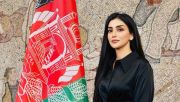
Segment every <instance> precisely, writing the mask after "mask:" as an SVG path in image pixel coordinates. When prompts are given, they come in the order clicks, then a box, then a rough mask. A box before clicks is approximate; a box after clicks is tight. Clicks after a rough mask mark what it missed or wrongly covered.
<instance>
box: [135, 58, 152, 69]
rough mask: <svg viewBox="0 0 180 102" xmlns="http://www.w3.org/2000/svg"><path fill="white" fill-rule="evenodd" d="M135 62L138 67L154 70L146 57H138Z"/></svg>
mask: <svg viewBox="0 0 180 102" xmlns="http://www.w3.org/2000/svg"><path fill="white" fill-rule="evenodd" d="M135 64H137V65H138V69H141V70H142V69H143V70H152V67H151V65H150V63H149V61H148V60H147V59H146V58H143V57H138V58H137V60H136V61H135Z"/></svg>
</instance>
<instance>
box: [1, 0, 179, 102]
mask: <svg viewBox="0 0 180 102" xmlns="http://www.w3.org/2000/svg"><path fill="white" fill-rule="evenodd" d="M34 1H35V0H0V58H1V59H0V102H12V100H13V99H14V96H15V93H16V90H17V85H18V77H19V74H20V72H21V69H22V63H23V57H24V52H25V46H26V42H27V37H28V35H29V29H30V27H31V26H30V25H31V21H32V16H33V13H34V12H33V11H34V6H35V3H34ZM158 1H160V0H158ZM76 2H77V8H78V13H79V24H80V32H81V40H82V45H83V54H84V63H85V69H86V78H87V84H88V85H87V87H88V94H89V99H90V101H91V102H92V97H93V90H94V77H95V74H96V68H97V65H98V61H99V54H100V50H101V44H102V36H103V31H104V23H105V20H106V18H107V16H108V15H110V14H111V13H112V12H125V13H128V14H129V15H131V16H132V17H133V18H134V20H135V21H136V23H137V25H138V29H139V32H140V35H141V39H142V43H143V49H144V51H145V54H146V58H147V59H148V60H149V61H150V62H151V65H152V67H153V70H154V78H155V98H154V102H179V101H180V1H179V0H161V2H159V4H155V5H148V3H147V0H76Z"/></svg>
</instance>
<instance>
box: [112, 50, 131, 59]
mask: <svg viewBox="0 0 180 102" xmlns="http://www.w3.org/2000/svg"><path fill="white" fill-rule="evenodd" d="M115 51H116V60H120V59H123V58H124V57H126V56H127V55H128V54H130V53H131V52H132V50H131V49H130V47H123V48H119V49H115Z"/></svg>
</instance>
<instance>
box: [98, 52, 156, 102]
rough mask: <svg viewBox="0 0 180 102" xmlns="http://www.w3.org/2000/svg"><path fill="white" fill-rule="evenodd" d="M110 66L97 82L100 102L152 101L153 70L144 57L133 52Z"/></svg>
mask: <svg viewBox="0 0 180 102" xmlns="http://www.w3.org/2000/svg"><path fill="white" fill-rule="evenodd" d="M112 66H113V65H112V64H111V65H109V67H110V68H111V70H110V71H109V72H108V73H107V75H106V76H105V77H104V78H103V79H102V80H101V82H100V84H99V87H98V93H99V96H100V97H99V101H100V102H152V101H153V96H154V80H153V70H152V68H151V66H150V64H149V62H148V61H147V60H146V59H144V58H141V57H140V56H139V55H138V54H137V53H135V52H133V53H130V54H129V55H127V56H126V57H124V58H123V59H121V60H116V62H115V65H114V69H113V68H112Z"/></svg>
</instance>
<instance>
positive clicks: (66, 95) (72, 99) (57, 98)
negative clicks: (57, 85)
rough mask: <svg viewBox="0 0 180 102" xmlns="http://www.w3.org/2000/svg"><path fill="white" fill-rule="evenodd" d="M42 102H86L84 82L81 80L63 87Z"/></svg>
mask: <svg viewBox="0 0 180 102" xmlns="http://www.w3.org/2000/svg"><path fill="white" fill-rule="evenodd" d="M43 102H88V96H87V89H86V80H85V79H84V78H81V79H79V80H77V81H75V82H73V83H71V84H69V85H68V86H66V87H63V88H62V89H60V90H58V91H57V92H56V93H54V94H53V95H52V96H49V97H48V98H47V99H45V100H44V101H43Z"/></svg>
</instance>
